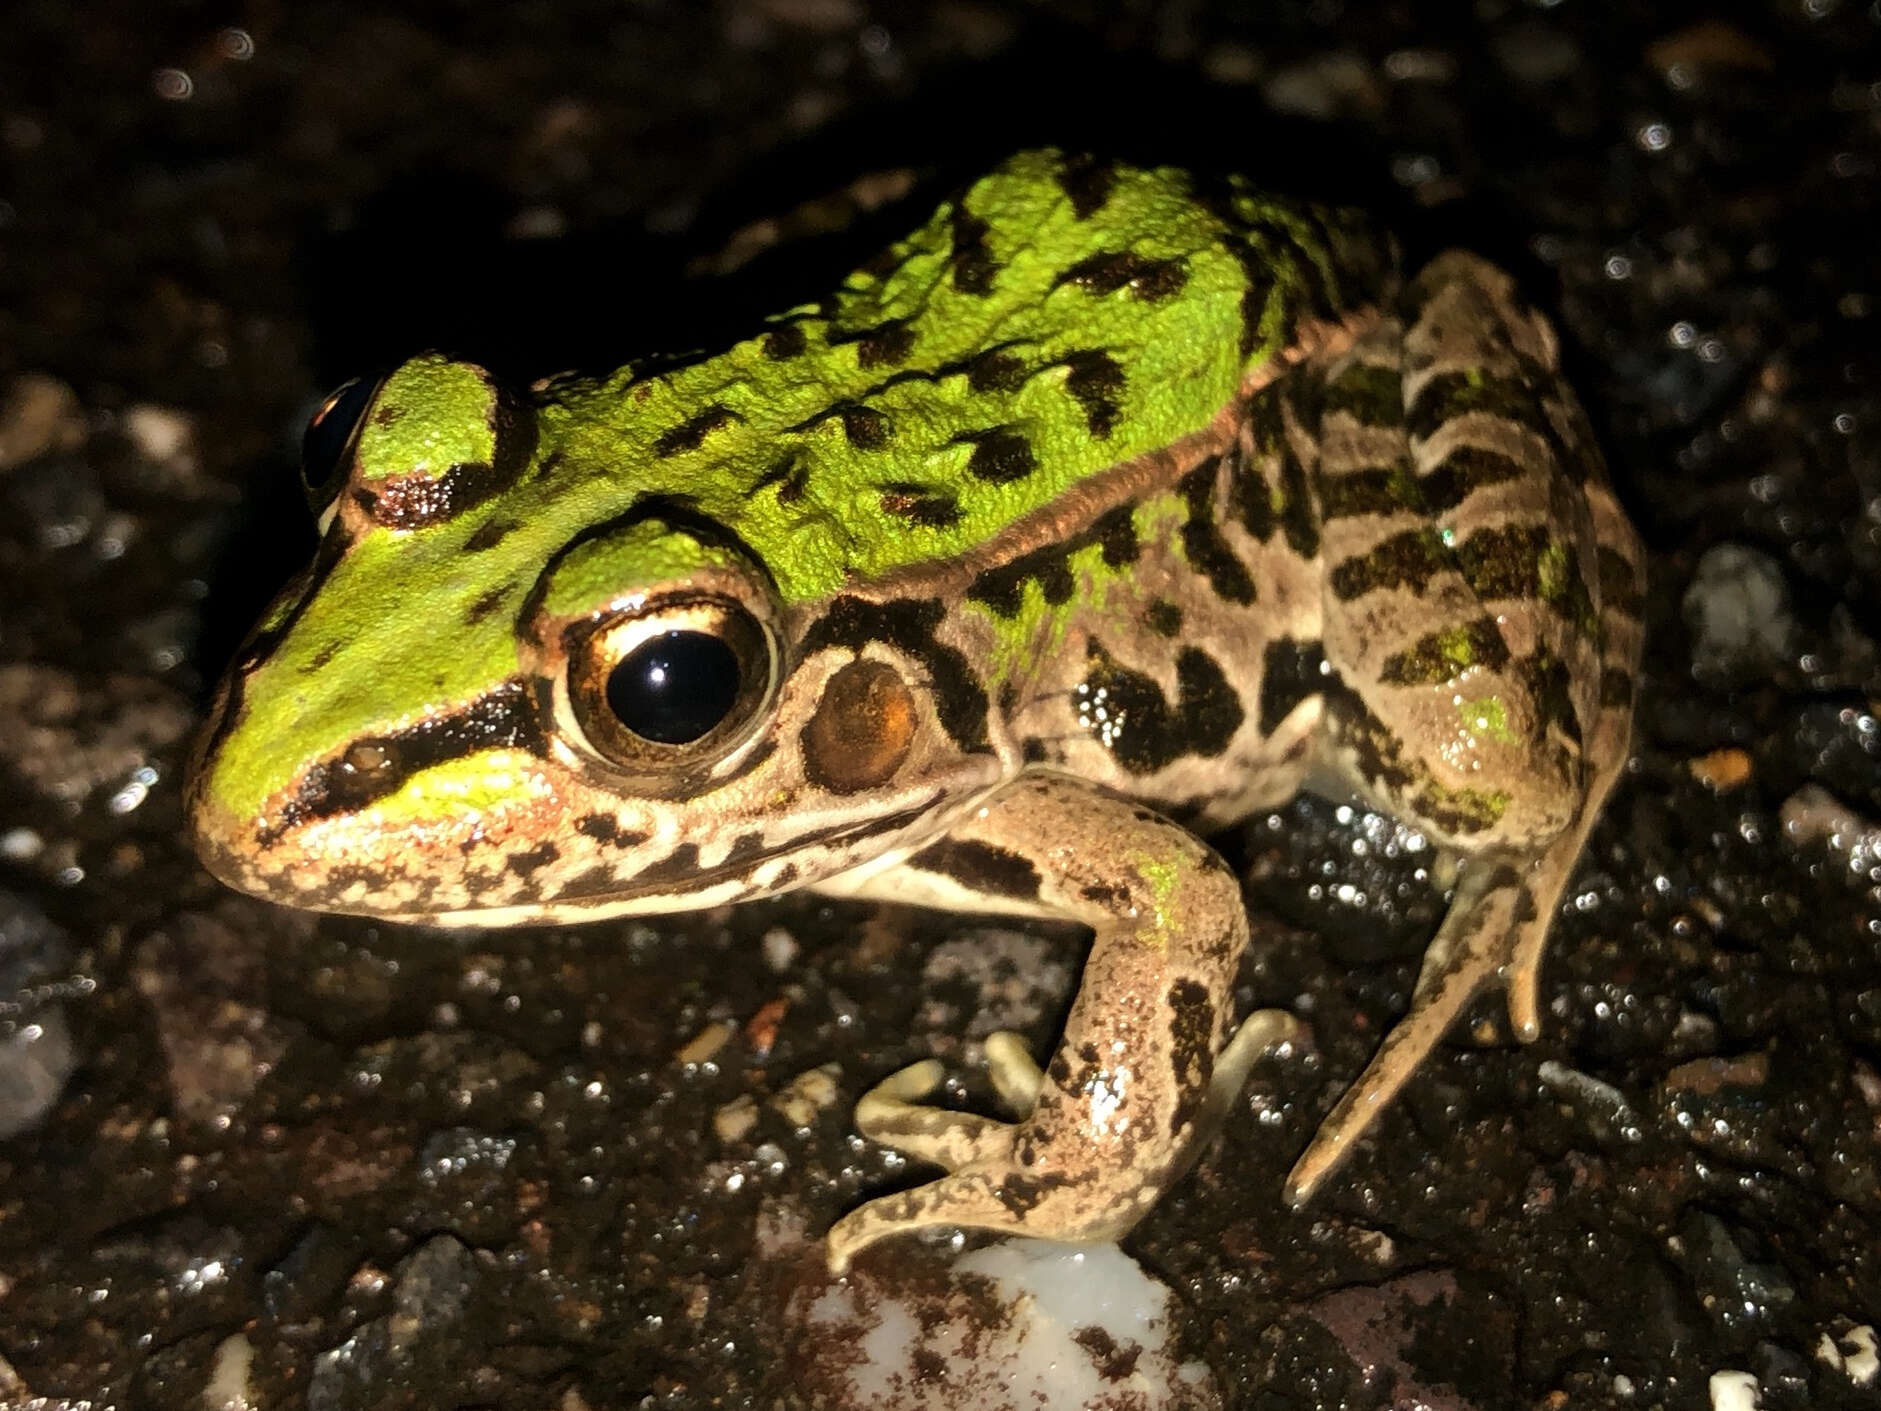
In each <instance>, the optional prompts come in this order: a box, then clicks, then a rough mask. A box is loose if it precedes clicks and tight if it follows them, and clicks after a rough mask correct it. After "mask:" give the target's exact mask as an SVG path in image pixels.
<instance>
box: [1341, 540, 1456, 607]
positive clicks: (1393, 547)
mask: <svg viewBox="0 0 1881 1411" xmlns="http://www.w3.org/2000/svg"><path fill="white" fill-rule="evenodd" d="M1454 566H1455V564H1454V561H1453V560H1452V558H1451V557H1450V551H1449V550H1448V549H1447V548H1445V547H1444V543H1443V540H1442V539H1441V538H1439V537H1438V534H1437V531H1436V530H1435V529H1432V528H1429V527H1428V526H1426V527H1424V528H1422V529H1407V530H1405V531H1404V532H1403V533H1402V534H1393V535H1392V536H1391V537H1390V538H1389V539H1386V540H1385V541H1384V542H1383V543H1380V544H1378V545H1377V546H1376V547H1374V548H1373V549H1371V550H1370V551H1369V552H1367V553H1363V554H1360V555H1359V556H1358V557H1357V558H1349V559H1346V560H1345V561H1344V562H1343V563H1339V564H1335V565H1334V566H1333V569H1332V572H1331V573H1330V574H1328V575H1327V577H1326V582H1327V585H1328V586H1329V587H1330V588H1331V589H1332V593H1333V596H1334V597H1336V598H1338V599H1339V600H1340V601H1341V602H1350V601H1351V600H1352V599H1354V598H1359V597H1363V596H1364V595H1365V594H1367V593H1372V592H1376V591H1377V590H1379V589H1381V588H1409V589H1411V590H1412V591H1413V592H1417V593H1421V592H1423V591H1424V589H1425V587H1426V586H1428V585H1429V583H1430V580H1431V579H1432V578H1434V577H1436V576H1437V575H1438V574H1439V573H1442V572H1444V571H1445V570H1447V569H1450V568H1453V567H1454Z"/></svg>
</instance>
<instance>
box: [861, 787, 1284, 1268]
mask: <svg viewBox="0 0 1881 1411" xmlns="http://www.w3.org/2000/svg"><path fill="white" fill-rule="evenodd" d="M863 890H865V891H866V892H867V893H870V894H875V895H884V896H899V897H901V898H903V899H906V898H907V897H908V896H909V895H911V894H918V895H922V896H923V897H924V898H925V899H931V900H940V899H942V897H943V896H945V897H946V898H947V899H948V900H950V901H951V902H952V903H953V904H955V905H957V906H963V907H964V908H965V909H971V910H977V911H983V912H994V913H1004V914H1009V915H1010V914H1022V915H1043V916H1053V917H1058V918H1060V919H1068V920H1075V921H1081V922H1083V923H1085V924H1086V925H1089V926H1090V927H1091V928H1092V931H1093V933H1094V935H1093V940H1092V944H1091V953H1090V958H1089V960H1088V961H1087V962H1086V964H1085V969H1084V978H1083V982H1082V984H1081V985H1080V987H1079V990H1078V994H1077V998H1076V1000H1075V1001H1074V1002H1073V1004H1072V1007H1071V1013H1070V1017H1069V1018H1068V1019H1067V1021H1066V1024H1065V1032H1064V1037H1063V1039H1062V1041H1061V1043H1060V1045H1059V1048H1058V1051H1057V1055H1056V1056H1055V1057H1054V1058H1053V1060H1052V1062H1051V1063H1050V1064H1049V1065H1048V1066H1047V1068H1046V1070H1045V1073H1044V1075H1043V1078H1042V1080H1037V1079H1034V1080H1032V1081H1031V1082H1030V1083H1028V1082H1027V1081H1026V1079H1025V1076H1024V1074H1023V1072H1021V1073H1020V1074H1019V1076H1018V1081H1017V1083H1016V1087H1017V1092H1016V1096H1017V1097H1019V1098H1021V1099H1023V1098H1024V1097H1026V1096H1027V1095H1028V1094H1032V1095H1034V1096H1035V1100H1034V1101H1032V1102H1031V1104H1030V1110H1029V1111H1028V1112H1026V1114H1025V1115H1024V1117H1023V1118H1022V1119H1021V1120H1020V1121H1018V1122H1016V1123H1012V1124H1009V1125H1008V1124H1004V1123H990V1122H988V1121H987V1120H986V1119H984V1118H976V1117H967V1116H964V1115H962V1114H954V1113H944V1114H937V1113H934V1112H932V1111H931V1110H928V1109H922V1108H920V1107H918V1106H917V1105H916V1102H917V1100H918V1099H919V1098H920V1097H922V1096H924V1095H925V1092H926V1089H927V1088H928V1087H931V1086H932V1083H933V1081H935V1080H936V1079H937V1077H938V1072H937V1070H934V1069H930V1068H927V1067H926V1066H925V1065H917V1068H916V1069H910V1070H904V1074H903V1075H897V1076H896V1077H894V1078H891V1079H889V1080H888V1083H887V1084H884V1085H883V1087H882V1088H878V1089H877V1090H876V1092H875V1093H872V1094H870V1095H869V1097H868V1098H866V1099H865V1100H864V1104H863V1105H862V1107H860V1108H859V1109H858V1113H857V1119H858V1123H859V1125H861V1126H862V1127H863V1130H864V1131H866V1132H868V1133H869V1134H870V1135H871V1136H880V1137H881V1138H882V1139H883V1140H886V1141H888V1142H890V1143H892V1144H894V1145H896V1146H901V1147H904V1148H906V1149H910V1150H913V1151H915V1152H917V1153H919V1154H921V1155H925V1156H931V1157H933V1158H934V1159H936V1160H939V1161H941V1163H942V1164H943V1165H947V1166H950V1167H951V1168H952V1170H951V1172H950V1174H948V1175H947V1176H944V1177H943V1178H941V1179H940V1180H937V1181H934V1182H932V1183H930V1184H928V1185H924V1186H920V1187H917V1188H915V1189H913V1190H909V1191H904V1192H902V1193H900V1194H898V1195H892V1196H887V1197H884V1198H882V1199H880V1200H874V1201H870V1202H869V1203H868V1204H866V1205H864V1206H862V1207H861V1208H859V1209H857V1210H855V1211H853V1212H851V1213H850V1214H849V1215H847V1216H845V1217H844V1218H843V1219H842V1220H840V1221H838V1222H837V1224H836V1227H835V1228H834V1229H833V1230H832V1231H831V1232H830V1245H829V1250H830V1261H831V1265H832V1267H833V1268H835V1269H837V1270H841V1269H842V1268H844V1267H846V1266H847V1264H848V1262H849V1260H850V1259H851V1258H852V1257H853V1256H854V1254H855V1252H856V1251H857V1250H859V1249H861V1248H863V1247H864V1246H866V1245H869V1244H872V1243H874V1242H875V1241H876V1240H879V1239H883V1238H885V1237H887V1236H889V1235H894V1234H900V1233H903V1232H906V1231H910V1230H915V1229H920V1228H923V1227H927V1226H934V1225H962V1226H970V1227H975V1228H982V1229H993V1230H1008V1231H1018V1230H1023V1231H1025V1232H1026V1233H1028V1234H1035V1235H1040V1236H1043V1237H1047V1238H1055V1239H1065V1240H1093V1239H1109V1238H1114V1237H1116V1236H1117V1235H1120V1234H1122V1233H1123V1232H1124V1231H1125V1230H1128V1229H1129V1228H1130V1227H1131V1226H1132V1225H1134V1224H1135V1223H1136V1222H1137V1220H1138V1219H1140V1218H1141V1217H1142V1215H1143V1214H1144V1212H1145V1211H1147V1210H1148V1209H1149V1207H1150V1206H1151V1204H1153V1203H1154V1202H1155V1200H1156V1198H1157V1197H1158V1196H1159V1195H1160V1194H1161V1193H1162V1191H1163V1190H1164V1189H1165V1188H1166V1187H1167V1186H1168V1184H1169V1183H1170V1182H1171V1181H1172V1180H1174V1179H1175V1178H1176V1176H1178V1175H1179V1174H1180V1173H1181V1171H1182V1169H1183V1166H1184V1164H1185V1162H1186V1160H1187V1159H1188V1158H1189V1157H1190V1155H1191V1154H1192V1151H1193V1148H1194V1146H1195V1144H1196V1142H1197V1141H1198V1140H1199V1139H1200V1137H1201V1136H1203V1135H1205V1133H1206V1125H1205V1124H1206V1122H1207V1121H1208V1119H1209V1118H1210V1117H1212V1116H1214V1115H1216V1114H1217V1113H1218V1112H1219V1110H1220V1109H1221V1108H1222V1107H1224V1106H1225V1105H1226V1104H1227V1102H1228V1101H1229V1100H1231V1098H1232V1093H1228V1094H1227V1095H1226V1096H1223V1095H1222V1094H1223V1092H1224V1091H1225V1090H1226V1089H1227V1088H1228V1087H1229V1086H1233V1087H1237V1088H1238V1086H1239V1084H1240V1080H1241V1078H1242V1077H1243V1076H1244V1075H1245V1070H1246V1068H1247V1066H1248V1064H1250V1063H1251V1062H1252V1061H1253V1059H1254V1058H1255V1057H1257V1056H1258V1054H1259V1052H1260V1051H1261V1047H1260V1043H1261V1042H1262V1041H1265V1042H1272V1041H1274V1040H1277V1039H1279V1038H1283V1037H1286V1036H1287V1035H1288V1034H1289V1033H1290V1032H1291V1031H1290V1029H1288V1027H1287V1026H1286V1025H1285V1024H1270V1023H1267V1022H1266V1021H1262V1022H1260V1023H1256V1024H1255V1027H1254V1028H1253V1029H1251V1030H1249V1036H1248V1039H1247V1040H1246V1041H1245V1042H1241V1043H1237V1044H1234V1045H1228V1047H1227V1053H1226V1054H1224V1045H1226V1044H1227V1040H1228V1031H1229V1029H1230V1027H1231V1024H1232V1019H1233V1008H1232V998H1233V982H1234V973H1235V967H1236V965H1237V963H1238V961H1239V958H1240V954H1241V951H1242V949H1243V947H1244V946H1245V944H1246V941H1247V918H1246V915H1245V912H1244V911H1243V908H1242V902H1241V890H1240V886H1239V884H1238V883H1237V882H1236V880H1235V878H1234V875H1233V874H1232V873H1231V872H1230V871H1229V870H1228V868H1227V867H1226V866H1225V865H1224V864H1223V863H1222V862H1221V860H1220V859H1219V858H1218V857H1217V856H1216V855H1215V854H1214V852H1213V851H1212V850H1210V849H1209V848H1208V847H1207V846H1206V845H1205V844H1203V843H1202V842H1200V841H1199V840H1198V839H1196V838H1195V837H1194V836H1192V835H1191V834H1189V833H1187V832H1186V831H1184V830H1183V829H1181V828H1179V827H1177V826H1176V825H1175V824H1173V823H1171V822H1169V821H1168V820H1166V819H1164V818H1162V817H1160V816H1159V815H1157V814H1155V813H1152V812H1150V811H1149V810H1147V809H1144V808H1141V807H1138V806H1136V805H1134V804H1131V803H1128V802H1125V801H1123V800H1120V799H1116V798H1113V797H1111V796H1109V795H1105V794H1102V793H1099V792H1097V791H1096V790H1094V789H1092V788H1090V787H1089V786H1088V785H1085V784H1083V783H1081V782H1079V781H1077V780H1074V779H1070V778H1067V777H1065V776H1062V775H1056V774H1050V773H1036V774H1028V775H1024V776H1022V777H1021V778H1019V779H1017V780H1015V781H1014V782H1013V783H1012V784H1010V785H1008V786H1007V787H1006V788H1005V789H1004V790H1002V791H1001V792H1000V793H999V794H997V795H995V796H994V797H993V798H992V799H991V800H990V801H989V802H988V803H987V804H985V805H984V806H983V807H981V808H980V809H978V810H976V811H975V812H974V814H973V815H972V816H971V817H969V818H968V819H966V820H964V821H963V822H962V823H960V824H959V825H957V826H956V827H955V828H954V829H953V830H952V831H951V832H950V833H949V835H948V836H947V837H946V838H945V839H944V840H942V841H941V842H939V843H937V844H934V845H933V846H931V847H929V848H928V849H926V850H925V851H923V852H921V853H919V854H916V855H915V856H914V857H913V858H911V859H909V860H908V862H907V863H905V864H904V866H903V868H902V869H899V870H898V872H896V873H885V874H882V875H881V876H879V877H877V878H875V879H871V880H870V881H869V882H868V883H867V884H866V886H865V888H864V889H863ZM865 1108H866V1109H867V1110H866V1111H865V1110H864V1109H865Z"/></svg>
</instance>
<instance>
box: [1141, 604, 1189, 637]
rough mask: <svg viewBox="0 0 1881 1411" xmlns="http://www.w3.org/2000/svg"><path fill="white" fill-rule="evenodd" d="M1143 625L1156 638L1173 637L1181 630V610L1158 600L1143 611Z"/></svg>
mask: <svg viewBox="0 0 1881 1411" xmlns="http://www.w3.org/2000/svg"><path fill="white" fill-rule="evenodd" d="M1143 623H1144V625H1145V626H1146V627H1148V628H1149V630H1150V631H1152V632H1154V633H1155V634H1156V635H1157V636H1158V637H1173V636H1175V635H1176V633H1178V632H1180V631H1181V630H1182V609H1181V608H1179V607H1177V606H1176V605H1175V604H1174V603H1172V602H1170V601H1169V599H1167V598H1158V599H1157V600H1156V601H1155V602H1153V603H1151V604H1150V605H1149V606H1148V607H1147V608H1145V609H1144V610H1143Z"/></svg>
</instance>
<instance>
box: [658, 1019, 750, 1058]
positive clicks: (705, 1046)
mask: <svg viewBox="0 0 1881 1411" xmlns="http://www.w3.org/2000/svg"><path fill="white" fill-rule="evenodd" d="M737 1032H738V1026H737V1025H736V1024H734V1023H732V1022H731V1020H729V1019H715V1020H713V1021H712V1022H711V1023H710V1024H707V1025H706V1026H705V1027H704V1028H703V1029H701V1030H699V1032H698V1033H696V1034H694V1035H693V1036H692V1037H691V1038H690V1039H687V1040H686V1042H685V1043H683V1044H681V1045H680V1046H679V1047H678V1048H676V1049H674V1050H673V1062H675V1063H678V1064H681V1065H684V1066H687V1067H690V1066H692V1065H694V1064H698V1063H707V1062H710V1061H711V1060H712V1059H713V1058H715V1057H717V1056H718V1051H719V1050H720V1049H722V1048H724V1047H725V1044H726V1042H727V1041H728V1040H729V1039H730V1038H731V1036H732V1035H733V1034H735V1033H737Z"/></svg>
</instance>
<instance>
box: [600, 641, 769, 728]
mask: <svg viewBox="0 0 1881 1411" xmlns="http://www.w3.org/2000/svg"><path fill="white" fill-rule="evenodd" d="M737 699H738V658H737V657H736V656H734V655H733V654H732V649H731V648H730V647H728V646H726V645H725V644H724V643H723V642H721V641H720V640H719V639H718V638H716V637H714V636H711V635H709V634H708V633H705V632H667V633H663V634H662V635H660V636H658V637H654V638H651V639H649V640H648V641H645V642H642V643H641V644H640V645H639V646H637V647H635V648H634V649H633V651H631V652H629V653H628V654H627V656H626V658H625V659H624V660H623V661H622V662H621V664H620V665H619V666H617V667H615V668H614V669H613V671H611V672H609V673H608V678H607V705H608V709H609V710H611V711H613V712H614V716H615V718H616V719H618V720H619V721H620V723H621V724H622V725H625V726H626V727H627V728H628V729H629V730H631V731H633V732H634V734H636V735H638V736H639V737H640V738H641V739H643V740H652V741H653V742H654V743H655V744H660V745H685V744H690V743H691V742H692V741H694V740H696V739H698V738H699V737H700V736H701V735H704V734H705V733H706V732H707V731H709V730H711V728H712V727H713V726H714V725H717V724H718V723H719V721H721V720H723V719H724V718H725V717H726V715H728V714H729V713H730V712H731V708H732V705H733V704H734V703H735V702H736V701H737Z"/></svg>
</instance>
